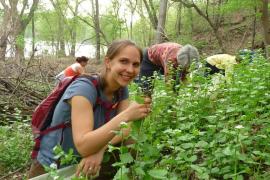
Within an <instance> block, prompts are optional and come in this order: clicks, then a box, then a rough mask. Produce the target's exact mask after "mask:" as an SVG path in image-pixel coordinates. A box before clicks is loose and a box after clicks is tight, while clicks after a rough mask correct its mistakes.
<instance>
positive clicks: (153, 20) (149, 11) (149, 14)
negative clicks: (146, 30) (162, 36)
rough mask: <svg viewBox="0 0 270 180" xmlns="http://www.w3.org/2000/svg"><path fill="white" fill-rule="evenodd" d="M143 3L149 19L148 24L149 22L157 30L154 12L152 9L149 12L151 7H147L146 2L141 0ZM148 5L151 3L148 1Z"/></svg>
mask: <svg viewBox="0 0 270 180" xmlns="http://www.w3.org/2000/svg"><path fill="white" fill-rule="evenodd" d="M143 2H144V5H145V7H146V10H147V13H148V16H149V19H150V22H151V24H152V26H153V28H154V29H157V26H158V19H157V16H156V13H155V10H153V8H152V10H151V7H150V6H149V4H148V2H147V1H146V0H143ZM149 3H152V1H150V2H149Z"/></svg>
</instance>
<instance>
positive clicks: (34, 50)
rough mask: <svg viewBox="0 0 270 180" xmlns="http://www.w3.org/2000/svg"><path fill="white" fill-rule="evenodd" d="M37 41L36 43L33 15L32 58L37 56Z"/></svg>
mask: <svg viewBox="0 0 270 180" xmlns="http://www.w3.org/2000/svg"><path fill="white" fill-rule="evenodd" d="M35 43H36V33H35V19H34V16H33V18H32V55H31V58H33V57H34V56H35V52H36V48H35Z"/></svg>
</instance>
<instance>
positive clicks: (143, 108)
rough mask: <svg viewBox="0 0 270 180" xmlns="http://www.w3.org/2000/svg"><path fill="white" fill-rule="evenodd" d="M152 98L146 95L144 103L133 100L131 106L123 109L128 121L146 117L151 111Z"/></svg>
mask: <svg viewBox="0 0 270 180" xmlns="http://www.w3.org/2000/svg"><path fill="white" fill-rule="evenodd" d="M151 102H152V101H151V98H149V97H145V98H144V104H139V103H137V102H131V103H130V105H129V107H128V108H127V109H126V110H124V111H123V113H125V115H126V117H127V121H128V122H129V121H134V120H138V119H141V118H144V117H146V116H147V115H148V114H149V113H150V112H151V106H150V105H151Z"/></svg>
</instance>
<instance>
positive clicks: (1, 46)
mask: <svg viewBox="0 0 270 180" xmlns="http://www.w3.org/2000/svg"><path fill="white" fill-rule="evenodd" d="M10 21H11V20H10V14H9V11H8V10H7V9H5V11H4V15H3V18H2V24H1V28H0V61H4V60H5V58H6V49H7V40H8V35H9V34H10V32H11V26H10Z"/></svg>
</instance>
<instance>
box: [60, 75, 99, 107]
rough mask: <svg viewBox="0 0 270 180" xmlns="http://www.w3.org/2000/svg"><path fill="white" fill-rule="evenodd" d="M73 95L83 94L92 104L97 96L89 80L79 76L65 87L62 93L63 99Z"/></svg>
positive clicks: (66, 99)
mask: <svg viewBox="0 0 270 180" xmlns="http://www.w3.org/2000/svg"><path fill="white" fill-rule="evenodd" d="M74 96H83V97H85V98H86V99H88V100H89V102H90V103H91V104H92V105H93V106H94V104H95V102H96V98H97V90H96V87H95V86H94V84H93V83H92V82H91V80H89V79H87V78H79V79H76V80H75V81H74V82H72V83H71V85H70V86H69V87H68V88H67V90H66V91H65V93H64V95H63V101H68V100H70V99H71V98H72V97H74Z"/></svg>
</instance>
